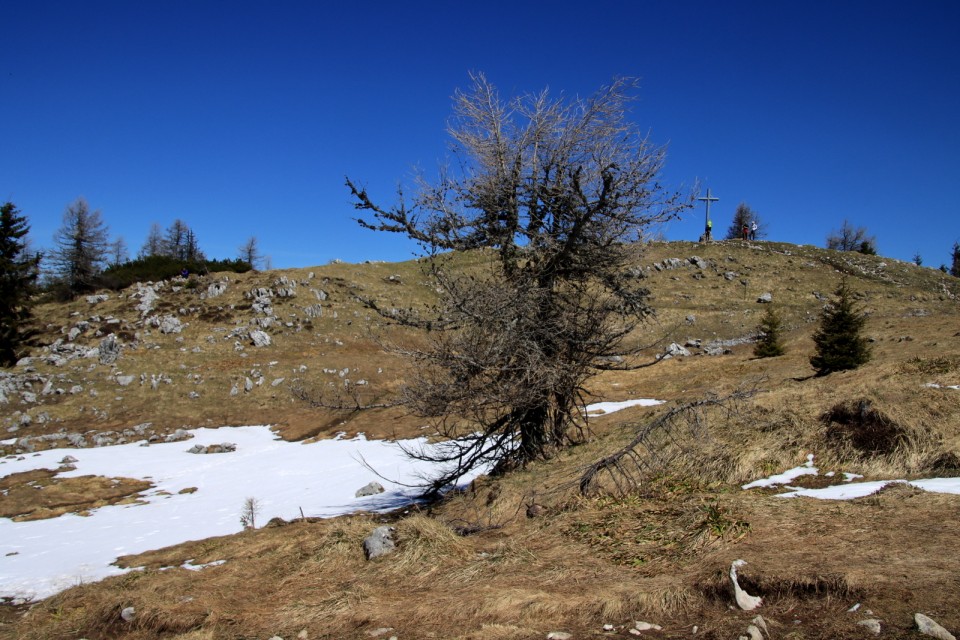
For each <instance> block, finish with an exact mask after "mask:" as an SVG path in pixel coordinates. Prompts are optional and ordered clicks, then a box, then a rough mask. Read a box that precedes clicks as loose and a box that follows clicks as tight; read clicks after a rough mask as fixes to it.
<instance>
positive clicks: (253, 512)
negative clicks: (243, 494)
mask: <svg viewBox="0 0 960 640" xmlns="http://www.w3.org/2000/svg"><path fill="white" fill-rule="evenodd" d="M259 513H260V501H259V500H257V499H256V498H254V497H250V498H247V499H246V500H244V501H243V509H241V510H240V524H241V525H243V528H244V529H256V528H257V515H258V514H259Z"/></svg>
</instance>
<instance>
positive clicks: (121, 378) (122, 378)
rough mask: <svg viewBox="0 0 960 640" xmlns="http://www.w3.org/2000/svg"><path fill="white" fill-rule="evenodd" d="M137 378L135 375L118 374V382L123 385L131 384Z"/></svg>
mask: <svg viewBox="0 0 960 640" xmlns="http://www.w3.org/2000/svg"><path fill="white" fill-rule="evenodd" d="M134 380H135V378H134V377H133V376H117V384H118V385H120V386H121V387H127V386H130V384H132V383H133V381H134Z"/></svg>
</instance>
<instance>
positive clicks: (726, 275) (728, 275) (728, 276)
mask: <svg viewBox="0 0 960 640" xmlns="http://www.w3.org/2000/svg"><path fill="white" fill-rule="evenodd" d="M738 275H740V274H738V273H736V272H735V271H727V272H726V273H724V274H723V278H724V280H736V279H737V276H738Z"/></svg>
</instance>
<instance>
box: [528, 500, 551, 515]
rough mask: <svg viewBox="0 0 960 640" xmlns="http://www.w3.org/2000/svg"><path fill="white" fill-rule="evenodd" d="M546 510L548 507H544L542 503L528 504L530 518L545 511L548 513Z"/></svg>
mask: <svg viewBox="0 0 960 640" xmlns="http://www.w3.org/2000/svg"><path fill="white" fill-rule="evenodd" d="M546 511H547V508H546V507H544V506H543V505H542V504H537V503H533V504H529V505H527V517H528V518H539V517H540V516H542V515H543V514H544V513H546Z"/></svg>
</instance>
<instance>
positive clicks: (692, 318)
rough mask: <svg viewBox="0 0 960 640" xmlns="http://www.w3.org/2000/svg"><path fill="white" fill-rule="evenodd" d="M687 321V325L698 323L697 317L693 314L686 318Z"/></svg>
mask: <svg viewBox="0 0 960 640" xmlns="http://www.w3.org/2000/svg"><path fill="white" fill-rule="evenodd" d="M685 320H686V322H687V324H696V323H697V316H695V315H693V314H692V313H691V314H690V315H688V316H687V317H686V318H685Z"/></svg>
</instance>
